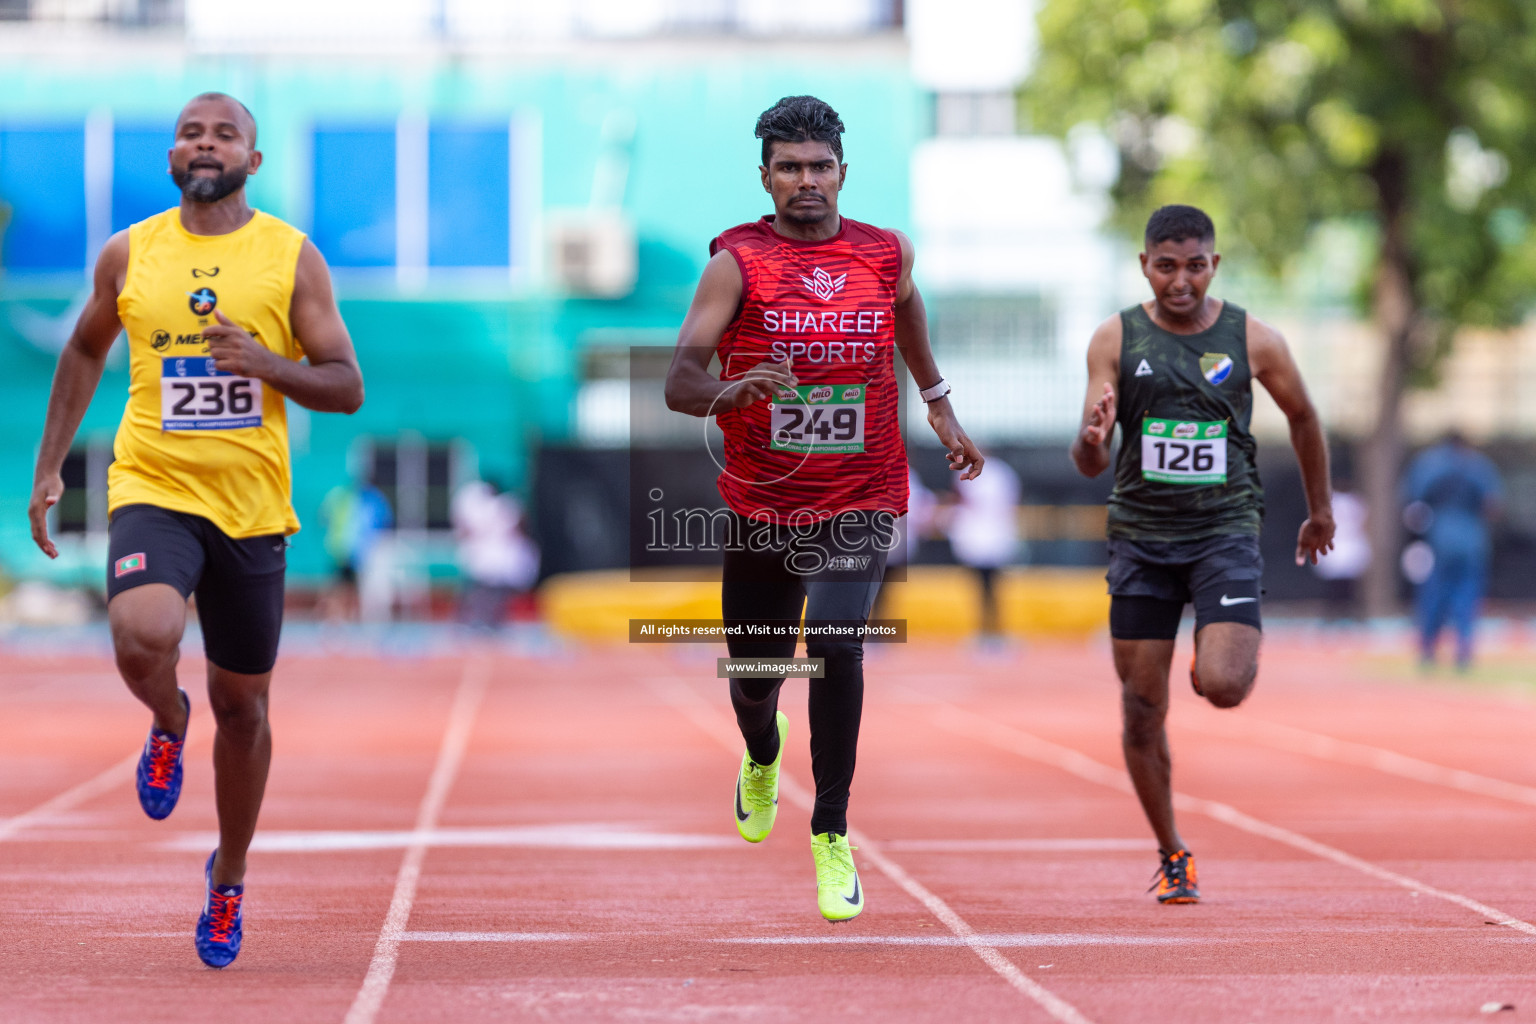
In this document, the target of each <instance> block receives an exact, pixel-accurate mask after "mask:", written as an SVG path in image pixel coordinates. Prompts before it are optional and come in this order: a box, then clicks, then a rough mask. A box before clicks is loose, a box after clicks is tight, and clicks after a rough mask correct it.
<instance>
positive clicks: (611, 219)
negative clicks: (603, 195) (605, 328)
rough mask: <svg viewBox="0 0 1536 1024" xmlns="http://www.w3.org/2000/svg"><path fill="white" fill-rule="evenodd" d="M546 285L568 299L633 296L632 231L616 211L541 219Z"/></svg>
mask: <svg viewBox="0 0 1536 1024" xmlns="http://www.w3.org/2000/svg"><path fill="white" fill-rule="evenodd" d="M545 223H546V225H547V226H548V227H547V231H546V239H547V241H548V246H549V250H548V252H549V255H548V262H547V264H546V266H547V267H548V268H549V275H550V279H551V281H552V282H553V283H554V285H555V286H556V287H557V288H560V289H561V290H563V291H566V292H569V293H570V294H572V295H583V296H587V297H589V298H596V299H622V298H623V297H624V296H626V295H628V294H629V293H630V292H632V291H634V290H635V278H636V276H637V275H638V273H639V254H638V249H637V245H636V242H635V226H634V225H633V224H632V223H630V220H629V218H628V217H626V216H624V214H623V212H622V211H620V210H554V211H551V212H549V213H547V214H546V215H545Z"/></svg>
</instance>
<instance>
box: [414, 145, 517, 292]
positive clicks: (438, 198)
mask: <svg viewBox="0 0 1536 1024" xmlns="http://www.w3.org/2000/svg"><path fill="white" fill-rule="evenodd" d="M509 134H510V133H509V131H508V128H507V126H506V125H502V126H500V127H476V126H469V125H444V126H442V127H438V126H436V125H434V126H433V127H432V129H431V132H430V134H429V136H428V141H427V182H428V185H427V232H428V233H427V261H428V263H429V264H431V265H432V266H434V267H505V266H507V264H508V263H509V262H510V259H511V238H510V231H509V230H508V220H507V218H508V217H509V215H510V207H511V197H510V195H509V181H510V179H509V174H510V170H509V168H508V163H509V161H508V144H509V140H508V135H509Z"/></svg>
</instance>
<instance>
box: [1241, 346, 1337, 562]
mask: <svg viewBox="0 0 1536 1024" xmlns="http://www.w3.org/2000/svg"><path fill="white" fill-rule="evenodd" d="M1248 362H1249V365H1250V366H1252V367H1253V376H1254V377H1255V378H1256V379H1257V380H1258V382H1259V383H1260V384H1262V385H1264V390H1265V391H1268V392H1269V394H1270V397H1271V398H1273V399H1274V400H1275V404H1276V405H1278V406H1279V407H1280V411H1281V412H1283V413H1285V418H1286V420H1287V421H1288V422H1289V423H1290V427H1291V447H1292V448H1294V449H1295V450H1296V462H1297V464H1298V465H1299V466H1300V467H1301V486H1302V489H1303V490H1304V491H1306V494H1307V518H1306V521H1305V522H1303V523H1302V524H1301V530H1300V531H1299V532H1298V533H1297V535H1296V564H1297V565H1303V564H1305V563H1306V562H1308V561H1311V563H1312V564H1313V565H1316V564H1317V558H1318V556H1319V555H1322V554H1324V553H1326V552H1328V551H1332V550H1333V486H1332V484H1331V483H1330V481H1329V477H1328V439H1327V438H1326V437H1324V436H1323V423H1322V420H1321V419H1319V418H1318V415H1317V409H1316V408H1315V407H1314V406H1313V405H1312V399H1311V398H1310V397H1309V396H1308V395H1307V386H1306V384H1304V383H1303V382H1302V379H1301V371H1300V370H1298V369H1296V361H1295V360H1294V359H1292V358H1291V350H1290V348H1289V347H1287V346H1286V344H1285V339H1284V338H1283V337H1281V336H1280V332H1279V331H1277V330H1275V329H1274V328H1273V327H1270V326H1269V325H1268V324H1266V323H1264V322H1263V321H1262V320H1259V319H1257V318H1256V317H1253V316H1250V317H1249V318H1248Z"/></svg>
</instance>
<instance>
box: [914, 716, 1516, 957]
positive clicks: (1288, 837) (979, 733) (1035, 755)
mask: <svg viewBox="0 0 1536 1024" xmlns="http://www.w3.org/2000/svg"><path fill="white" fill-rule="evenodd" d="M926 715H927V717H926V720H927V721H929V722H932V723H933V724H935V725H938V726H940V727H941V728H944V729H948V730H949V731H950V732H953V733H955V734H957V735H960V736H965V737H969V738H973V739H981V740H985V741H986V742H987V743H990V744H992V745H993V746H995V747H997V748H999V749H1001V750H1007V751H1010V752H1012V753H1015V754H1018V755H1019V756H1021V757H1025V758H1028V759H1029V760H1031V761H1038V762H1040V763H1041V764H1046V765H1050V766H1051V767H1053V768H1059V769H1060V770H1062V771H1064V772H1067V773H1069V774H1071V775H1076V776H1077V777H1078V778H1081V779H1086V780H1088V781H1089V782H1096V783H1099V784H1100V785H1103V786H1108V787H1110V788H1111V789H1118V790H1120V791H1121V792H1125V793H1129V792H1132V790H1131V782H1130V779H1129V778H1127V777H1126V775H1125V773H1124V772H1123V771H1115V770H1113V769H1110V768H1107V767H1105V766H1104V765H1102V764H1100V763H1099V762H1097V761H1095V760H1093V759H1092V758H1090V757H1087V756H1085V755H1083V754H1080V753H1078V752H1077V751H1075V750H1073V749H1071V748H1070V747H1063V746H1061V745H1060V744H1058V743H1052V742H1051V741H1050V740H1044V739H1041V738H1040V737H1038V736H1033V735H1031V734H1029V733H1027V732H1024V731H1023V730H1021V729H1015V728H1014V727H1012V726H1009V725H1003V724H1001V723H999V722H995V721H993V720H992V719H990V718H985V717H983V716H981V715H978V714H976V713H975V712H972V711H966V710H965V709H963V708H958V707H956V706H955V705H953V704H945V703H939V704H933V705H930V706H929V707H928V708H927V709H926ZM1173 805H1174V807H1176V808H1178V809H1179V810H1186V811H1193V812H1195V813H1198V814H1204V815H1206V816H1208V817H1211V818H1215V819H1216V820H1217V821H1220V822H1223V823H1225V824H1228V825H1231V826H1232V827H1234V828H1237V829H1241V830H1242V831H1244V832H1248V833H1250V834H1251V835H1257V836H1263V837H1264V838H1266V839H1273V840H1274V841H1275V842H1278V843H1284V844H1285V845H1287V846H1291V847H1294V848H1295V849H1298V850H1303V851H1305V852H1307V853H1310V854H1312V855H1313V856H1316V857H1321V858H1323V859H1324V860H1331V861H1333V862H1334V863H1335V864H1339V865H1342V866H1344V867H1347V868H1353V869H1354V870H1356V871H1359V872H1360V873H1362V874H1365V875H1369V876H1370V877H1372V878H1375V879H1378V880H1379V881H1383V882H1389V883H1391V884H1392V885H1397V886H1401V887H1402V888H1404V889H1407V890H1409V891H1410V892H1420V893H1424V894H1426V895H1429V896H1434V897H1436V898H1437V899H1442V900H1445V901H1446V902H1447V903H1454V904H1455V905H1457V906H1459V907H1464V908H1466V909H1467V910H1471V911H1473V912H1474V913H1478V914H1481V915H1483V919H1484V920H1486V921H1491V922H1492V923H1494V924H1499V925H1503V926H1505V927H1507V928H1512V929H1514V930H1515V931H1519V932H1524V933H1525V934H1527V935H1536V925H1532V924H1530V923H1528V922H1526V921H1522V920H1521V919H1520V918H1518V917H1515V916H1513V915H1511V914H1506V913H1505V912H1504V911H1502V910H1498V909H1496V908H1494V907H1490V906H1488V905H1487V904H1485V903H1479V902H1478V901H1476V900H1474V899H1471V898H1469V897H1467V896H1462V895H1461V894H1459V893H1454V892H1448V891H1447V890H1445V889H1437V888H1436V887H1434V886H1432V885H1426V884H1425V883H1423V882H1420V881H1419V880H1418V879H1415V878H1410V877H1409V876H1407V875H1401V874H1398V873H1397V872H1396V871H1388V870H1387V869H1386V868H1382V867H1377V866H1376V865H1375V864H1372V863H1370V862H1369V861H1366V860H1361V859H1360V858H1359V857H1356V856H1353V855H1352V854H1348V853H1345V852H1344V851H1343V850H1339V849H1336V848H1334V847H1332V846H1328V845H1326V844H1325V843H1320V842H1318V841H1317V840H1315V839H1309V838H1308V837H1306V836H1304V835H1301V834H1300V833H1298V832H1292V831H1291V830H1290V829H1286V828H1281V827H1280V826H1278V825H1271V824H1269V823H1268V822H1265V821H1260V820H1259V819H1258V818H1255V817H1253V816H1252V815H1249V814H1244V813H1243V812H1242V811H1239V810H1237V809H1236V808H1235V807H1232V806H1230V805H1228V804H1223V803H1218V802H1217V801H1215V800H1204V799H1201V798H1200V797H1194V796H1189V795H1188V794H1186V793H1179V792H1177V791H1175V792H1174V794H1173Z"/></svg>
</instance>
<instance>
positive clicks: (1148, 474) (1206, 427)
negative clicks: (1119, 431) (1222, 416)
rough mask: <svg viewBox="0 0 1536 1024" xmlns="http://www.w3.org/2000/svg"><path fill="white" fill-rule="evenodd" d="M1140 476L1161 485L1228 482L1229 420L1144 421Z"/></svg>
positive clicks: (1142, 426) (1142, 423) (1142, 422)
mask: <svg viewBox="0 0 1536 1024" xmlns="http://www.w3.org/2000/svg"><path fill="white" fill-rule="evenodd" d="M1141 477H1142V479H1143V480H1152V481H1155V482H1157V483H1162V484H1188V485H1209V484H1224V483H1226V482H1227V424H1226V421H1225V420H1221V421H1217V422H1213V423H1201V422H1198V421H1191V420H1156V419H1152V418H1150V417H1148V418H1147V419H1144V420H1142V421H1141Z"/></svg>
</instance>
